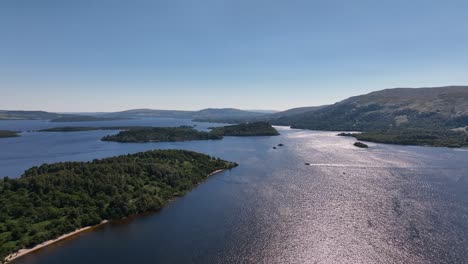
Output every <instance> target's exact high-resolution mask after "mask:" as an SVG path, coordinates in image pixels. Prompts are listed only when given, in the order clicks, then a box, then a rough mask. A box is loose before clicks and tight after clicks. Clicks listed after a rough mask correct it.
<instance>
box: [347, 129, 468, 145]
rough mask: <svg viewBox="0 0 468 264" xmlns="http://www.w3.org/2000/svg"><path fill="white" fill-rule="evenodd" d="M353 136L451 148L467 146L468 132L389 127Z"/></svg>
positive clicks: (384, 141)
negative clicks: (384, 129) (388, 128)
mask: <svg viewBox="0 0 468 264" xmlns="http://www.w3.org/2000/svg"><path fill="white" fill-rule="evenodd" d="M354 136H355V137H356V138H357V139H358V140H363V141H370V142H377V143H387V144H400V145H420V146H434V147H452V148H457V147H464V146H468V134H466V133H463V132H456V131H452V130H422V129H404V130H398V129H390V130H386V131H376V132H364V133H359V134H354Z"/></svg>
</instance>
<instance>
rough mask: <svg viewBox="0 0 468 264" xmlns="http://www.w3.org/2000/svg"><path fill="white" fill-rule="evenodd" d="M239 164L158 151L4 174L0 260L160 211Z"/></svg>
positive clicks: (0, 194)
mask: <svg viewBox="0 0 468 264" xmlns="http://www.w3.org/2000/svg"><path fill="white" fill-rule="evenodd" d="M235 166H237V164H236V163H233V162H228V161H224V160H220V159H219V158H213V157H210V156H208V155H205V154H201V153H197V152H192V151H184V150H155V151H147V152H141V153H136V154H129V155H122V156H117V157H112V158H106V159H101V160H93V161H91V162H60V163H54V164H44V165H41V166H39V167H33V168H30V169H28V170H27V171H25V173H24V174H23V175H22V176H21V178H18V179H9V178H8V177H6V178H4V179H3V180H0V208H2V209H1V211H0V262H1V260H4V259H5V258H6V257H7V256H8V255H9V254H12V253H14V252H17V251H18V250H20V249H28V248H32V247H34V246H35V245H38V244H40V243H43V242H45V241H49V240H54V239H56V238H59V237H63V236H62V235H63V234H69V233H70V234H73V232H75V233H76V232H77V231H76V230H83V229H84V228H85V227H87V226H94V225H97V224H99V223H101V222H102V221H103V220H112V219H120V218H123V217H127V216H131V215H135V214H140V213H144V212H151V211H155V210H158V209H159V208H161V207H162V206H164V205H165V204H166V203H167V202H168V201H169V200H170V199H172V198H174V197H178V196H181V195H184V194H185V193H187V192H188V191H190V190H191V189H192V188H193V187H194V186H196V185H197V184H199V183H201V182H202V181H204V180H205V179H206V178H207V177H209V176H210V175H212V174H214V173H216V172H220V171H222V170H226V169H231V168H233V167H235ZM44 244H45V245H47V244H48V243H44ZM9 259H11V258H9Z"/></svg>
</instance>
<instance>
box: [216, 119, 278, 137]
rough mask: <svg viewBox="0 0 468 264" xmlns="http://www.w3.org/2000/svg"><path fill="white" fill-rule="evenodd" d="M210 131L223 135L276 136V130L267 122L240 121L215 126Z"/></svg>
mask: <svg viewBox="0 0 468 264" xmlns="http://www.w3.org/2000/svg"><path fill="white" fill-rule="evenodd" d="M211 133H214V134H218V135H223V136H277V135H279V133H278V131H277V130H276V129H275V128H274V127H272V126H271V125H270V124H269V123H267V122H251V123H241V124H238V125H231V126H223V127H215V128H213V129H212V131H211Z"/></svg>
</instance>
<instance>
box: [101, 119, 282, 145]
mask: <svg viewBox="0 0 468 264" xmlns="http://www.w3.org/2000/svg"><path fill="white" fill-rule="evenodd" d="M276 135H279V133H278V131H276V129H275V128H273V127H272V126H271V125H270V124H268V123H266V122H253V123H242V124H239V125H232V126H224V127H215V128H212V130H211V132H203V131H198V130H196V129H194V128H192V127H189V126H181V127H145V128H130V129H128V130H124V131H121V132H119V133H118V134H116V135H109V136H105V137H103V138H102V140H103V141H117V142H168V141H169V142H171V141H188V140H209V139H222V138H223V137H224V136H276Z"/></svg>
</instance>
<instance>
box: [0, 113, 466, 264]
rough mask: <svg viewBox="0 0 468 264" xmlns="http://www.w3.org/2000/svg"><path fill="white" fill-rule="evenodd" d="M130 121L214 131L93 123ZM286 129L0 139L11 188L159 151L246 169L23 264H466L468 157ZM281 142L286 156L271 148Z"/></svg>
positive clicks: (15, 125) (0, 164)
mask: <svg viewBox="0 0 468 264" xmlns="http://www.w3.org/2000/svg"><path fill="white" fill-rule="evenodd" d="M2 122H3V121H2ZM2 122H0V129H10V130H15V129H17V130H35V129H40V128H45V127H53V126H63V124H60V123H48V122H43V121H5V122H9V123H8V124H7V123H2ZM112 122H114V121H112ZM122 122H125V123H128V122H130V123H132V122H140V123H141V125H158V126H176V125H182V124H184V125H192V124H197V127H199V128H200V129H206V128H207V127H209V126H213V124H203V123H192V122H191V121H189V120H175V119H145V120H138V121H137V120H125V121H115V123H114V124H111V123H110V122H105V123H103V122H101V124H98V123H96V122H92V123H93V125H98V126H110V125H123V124H122ZM51 124H52V125H51ZM72 125H79V126H84V124H83V123H73V124H72ZM86 125H87V124H86ZM131 125H133V123H132V124H131ZM278 129H279V131H280V133H281V135H280V136H277V137H247V138H240V137H226V138H224V139H223V140H214V141H191V142H175V143H144V144H121V143H113V142H101V141H100V140H99V139H100V138H101V137H102V136H104V135H107V134H110V133H112V131H89V132H74V133H38V132H30V133H23V134H22V137H19V138H7V139H0V147H1V153H0V172H1V173H0V175H1V176H5V175H9V176H10V177H17V176H19V175H20V174H21V172H22V171H24V170H25V169H27V168H29V167H30V166H33V165H39V164H41V163H43V162H49V163H50V162H55V161H64V160H91V159H94V158H101V157H107V156H114V155H119V154H124V153H132V152H138V151H144V150H149V149H156V148H161V149H166V148H177V149H188V150H194V151H199V152H203V153H207V154H210V155H213V156H217V157H221V158H223V159H226V160H231V161H236V162H238V163H239V164H240V166H239V167H237V168H235V169H232V170H231V171H226V172H223V173H221V174H218V175H215V176H213V177H211V178H209V179H208V180H207V181H206V182H204V183H203V184H201V185H199V186H198V187H197V188H195V189H194V190H193V191H192V192H190V193H189V194H188V195H186V196H184V197H182V198H180V199H177V200H175V201H174V202H172V203H170V204H169V205H168V206H167V207H165V208H164V209H162V210H161V211H159V212H157V213H154V214H151V215H147V216H141V217H136V218H134V219H130V220H126V221H122V222H118V223H111V224H108V225H105V226H103V227H101V228H98V229H97V230H94V231H92V232H87V233H83V234H80V235H78V236H76V237H74V238H73V239H70V240H67V241H63V242H59V243H57V244H55V245H53V246H50V247H48V248H45V249H43V250H40V251H38V252H36V253H33V254H30V255H28V256H25V257H23V258H20V259H18V260H17V261H15V263H25V264H26V263H27V264H31V263H35V264H42V263H52V264H54V263H421V264H422V263H466V262H467V259H468V151H466V150H457V149H448V148H427V147H411V146H394V145H384V144H374V143H369V146H370V148H369V149H359V148H356V147H354V146H353V145H352V143H353V142H354V140H353V139H352V138H347V137H338V136H336V133H334V132H317V131H305V130H294V129H289V128H278ZM279 143H283V144H284V145H285V146H284V147H277V149H273V146H276V145H277V144H279ZM306 162H308V163H310V165H305V163H306Z"/></svg>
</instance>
